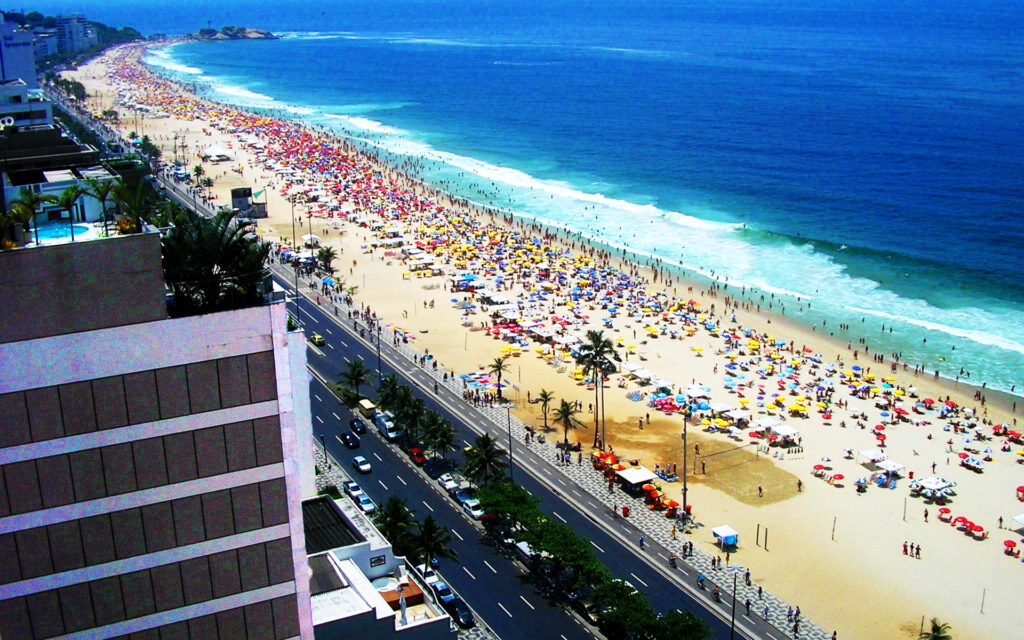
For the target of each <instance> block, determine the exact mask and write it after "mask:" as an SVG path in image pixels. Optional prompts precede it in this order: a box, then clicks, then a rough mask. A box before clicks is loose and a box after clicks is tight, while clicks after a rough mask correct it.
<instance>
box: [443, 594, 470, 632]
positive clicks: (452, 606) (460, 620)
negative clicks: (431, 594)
mask: <svg viewBox="0 0 1024 640" xmlns="http://www.w3.org/2000/svg"><path fill="white" fill-rule="evenodd" d="M441 604H442V606H444V609H445V611H447V612H448V615H450V616H451V617H452V620H454V621H455V624H457V625H459V626H460V627H462V628H463V629H470V628H472V627H474V626H475V625H476V618H474V617H473V612H472V611H470V610H469V607H467V606H466V603H465V602H463V601H462V598H460V597H458V596H455V597H454V598H452V599H451V600H448V601H447V602H443V603H441Z"/></svg>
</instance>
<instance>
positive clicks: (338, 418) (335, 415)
mask: <svg viewBox="0 0 1024 640" xmlns="http://www.w3.org/2000/svg"><path fill="white" fill-rule="evenodd" d="M331 415H332V416H334V419H335V420H341V416H339V415H338V414H336V413H334V412H333V411H332V412H331Z"/></svg>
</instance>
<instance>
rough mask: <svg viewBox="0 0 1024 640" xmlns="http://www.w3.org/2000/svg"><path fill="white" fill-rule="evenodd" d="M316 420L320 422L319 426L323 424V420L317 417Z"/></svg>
mask: <svg viewBox="0 0 1024 640" xmlns="http://www.w3.org/2000/svg"><path fill="white" fill-rule="evenodd" d="M316 419H317V420H319V421H320V424H323V423H324V419H323V418H321V417H320V416H317V417H316Z"/></svg>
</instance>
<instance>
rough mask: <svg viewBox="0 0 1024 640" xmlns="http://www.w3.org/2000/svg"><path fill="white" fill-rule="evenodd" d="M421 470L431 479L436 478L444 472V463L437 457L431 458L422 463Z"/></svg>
mask: <svg viewBox="0 0 1024 640" xmlns="http://www.w3.org/2000/svg"><path fill="white" fill-rule="evenodd" d="M423 470H424V471H425V472H426V473H427V477H428V478H430V479H431V480H437V479H438V478H440V477H441V475H442V474H444V472H445V464H444V462H442V461H441V460H440V459H438V458H431V459H430V460H427V463H426V464H424V465H423Z"/></svg>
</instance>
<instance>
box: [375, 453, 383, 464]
mask: <svg viewBox="0 0 1024 640" xmlns="http://www.w3.org/2000/svg"><path fill="white" fill-rule="evenodd" d="M373 457H374V458H377V462H384V458H381V457H380V456H378V455H377V453H376V452H374V454H373Z"/></svg>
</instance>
